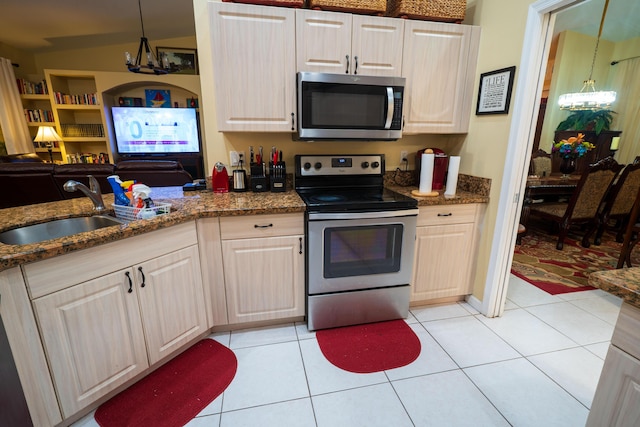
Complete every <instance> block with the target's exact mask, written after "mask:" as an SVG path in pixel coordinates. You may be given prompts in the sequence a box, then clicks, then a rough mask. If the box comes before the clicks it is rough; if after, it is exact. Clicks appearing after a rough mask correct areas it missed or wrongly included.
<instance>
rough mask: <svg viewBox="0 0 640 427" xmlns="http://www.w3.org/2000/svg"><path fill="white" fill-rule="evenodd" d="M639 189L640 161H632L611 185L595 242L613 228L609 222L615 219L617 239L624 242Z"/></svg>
mask: <svg viewBox="0 0 640 427" xmlns="http://www.w3.org/2000/svg"><path fill="white" fill-rule="evenodd" d="M639 190H640V163H632V164H630V165H627V166H626V167H625V168H624V169H623V170H622V172H621V173H620V177H619V178H618V180H617V181H616V182H615V183H614V184H613V185H612V186H611V190H610V191H609V193H608V194H607V196H606V198H605V202H604V207H603V209H602V211H601V212H600V225H599V226H598V231H597V232H596V235H595V237H594V239H593V243H594V244H596V245H599V244H600V241H601V240H602V235H603V233H604V232H605V230H607V229H611V228H612V226H611V225H610V224H609V222H610V221H614V220H615V221H616V222H617V224H618V225H619V231H618V233H617V235H616V241H617V242H620V243H621V242H622V240H623V237H624V232H625V228H626V225H627V221H628V220H629V215H630V213H631V209H633V203H634V202H635V200H636V196H637V194H638V191H639Z"/></svg>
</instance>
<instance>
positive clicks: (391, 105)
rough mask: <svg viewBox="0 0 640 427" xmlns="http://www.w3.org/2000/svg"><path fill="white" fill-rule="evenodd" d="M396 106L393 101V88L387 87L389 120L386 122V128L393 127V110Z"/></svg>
mask: <svg viewBox="0 0 640 427" xmlns="http://www.w3.org/2000/svg"><path fill="white" fill-rule="evenodd" d="M394 108H395V105H394V102H393V88H392V87H387V121H386V122H385V123H384V128H385V129H391V121H392V120H393V110H394Z"/></svg>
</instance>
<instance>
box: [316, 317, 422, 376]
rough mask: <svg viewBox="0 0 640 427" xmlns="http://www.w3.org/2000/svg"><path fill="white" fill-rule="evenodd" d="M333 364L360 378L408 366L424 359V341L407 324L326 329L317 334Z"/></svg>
mask: <svg viewBox="0 0 640 427" xmlns="http://www.w3.org/2000/svg"><path fill="white" fill-rule="evenodd" d="M316 339H317V340H318V344H319V345H320V350H321V351H322V354H324V357H326V358H327V360H328V361H329V362H331V363H332V364H333V365H335V366H337V367H338V368H340V369H344V370H345V371H349V372H355V373H358V374H368V373H371V372H379V371H385V370H388V369H394V368H399V367H401V366H405V365H408V364H409V363H411V362H413V361H414V360H416V359H417V358H418V356H419V355H420V348H421V346H420V340H419V339H418V336H417V335H416V334H415V333H414V332H413V331H412V330H411V328H410V327H409V325H407V323H406V322H405V321H404V320H391V321H388V322H378V323H368V324H366V325H355V326H345V327H342V328H334V329H323V330H320V331H318V332H316Z"/></svg>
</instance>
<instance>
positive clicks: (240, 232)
mask: <svg viewBox="0 0 640 427" xmlns="http://www.w3.org/2000/svg"><path fill="white" fill-rule="evenodd" d="M303 233H304V217H303V216H302V215H301V214H299V213H298V214H275V215H251V216H233V217H232V216H230V217H223V218H220V234H221V236H222V239H223V240H228V239H252V238H258V237H273V236H290V235H294V234H303Z"/></svg>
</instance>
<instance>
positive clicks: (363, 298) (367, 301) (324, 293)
mask: <svg viewBox="0 0 640 427" xmlns="http://www.w3.org/2000/svg"><path fill="white" fill-rule="evenodd" d="M384 170H385V169H384V155H382V154H372V155H360V154H358V155H297V156H295V189H296V191H297V192H298V194H299V195H300V197H302V199H303V200H304V202H305V204H306V205H307V211H306V214H305V228H306V245H307V251H306V254H307V258H306V264H307V265H306V267H307V268H306V272H307V273H306V288H307V327H308V328H309V330H316V329H324V328H332V327H338V326H346V325H353V324H359V323H369V322H377V321H382V320H391V319H399V318H404V317H407V315H408V311H409V294H410V290H409V282H410V281H411V274H412V270H413V252H414V246H415V238H416V219H417V215H418V208H417V201H416V200H415V199H413V198H411V197H407V196H404V195H402V194H399V193H396V192H393V191H390V190H388V189H385V188H384V186H383V175H384Z"/></svg>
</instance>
